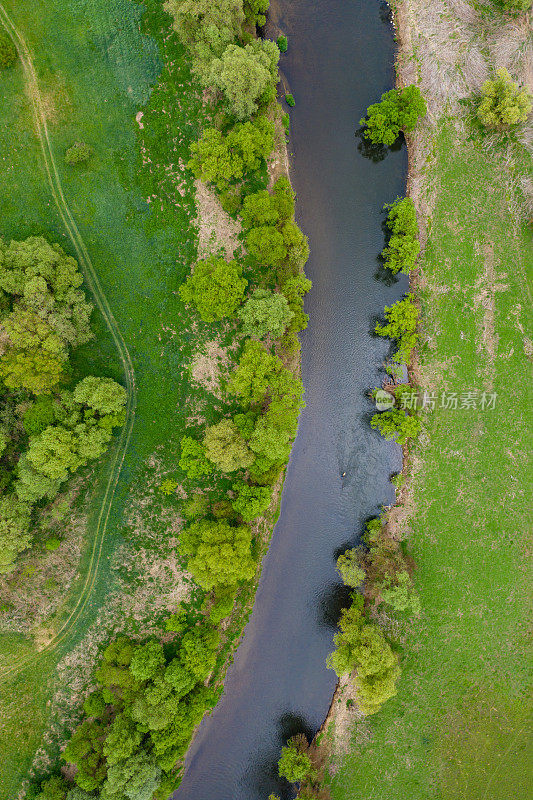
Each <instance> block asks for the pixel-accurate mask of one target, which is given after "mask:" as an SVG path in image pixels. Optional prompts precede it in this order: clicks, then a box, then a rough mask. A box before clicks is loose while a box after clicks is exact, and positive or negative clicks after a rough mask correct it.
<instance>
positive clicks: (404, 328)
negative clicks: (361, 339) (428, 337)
mask: <svg viewBox="0 0 533 800" xmlns="http://www.w3.org/2000/svg"><path fill="white" fill-rule="evenodd" d="M385 318H386V320H387V325H380V324H379V323H377V325H376V327H375V331H376V333H378V334H379V335H380V336H388V337H389V338H390V339H395V340H396V341H397V344H398V350H397V351H396V353H395V354H394V356H393V361H395V362H396V363H403V364H408V363H409V359H410V357H411V352H412V350H413V348H414V347H415V346H416V343H417V340H418V337H417V335H416V326H417V324H418V309H417V307H416V305H415V303H414V299H413V295H412V294H408V295H407V297H405V298H404V299H403V300H398V301H397V302H396V303H394V304H393V305H392V306H385Z"/></svg>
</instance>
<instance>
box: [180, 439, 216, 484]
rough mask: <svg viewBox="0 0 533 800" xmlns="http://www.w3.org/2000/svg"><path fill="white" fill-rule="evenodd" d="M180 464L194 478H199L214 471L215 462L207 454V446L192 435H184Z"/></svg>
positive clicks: (189, 476) (188, 475)
mask: <svg viewBox="0 0 533 800" xmlns="http://www.w3.org/2000/svg"><path fill="white" fill-rule="evenodd" d="M179 465H180V467H181V469H182V470H183V471H184V472H186V473H187V477H188V478H191V479H192V480H198V478H202V477H204V476H206V475H210V474H211V472H213V464H212V463H211V462H210V461H209V459H208V458H207V456H206V454H205V447H204V446H203V444H201V443H200V442H197V441H196V439H193V438H192V437H191V436H184V437H183V438H182V440H181V457H180V460H179Z"/></svg>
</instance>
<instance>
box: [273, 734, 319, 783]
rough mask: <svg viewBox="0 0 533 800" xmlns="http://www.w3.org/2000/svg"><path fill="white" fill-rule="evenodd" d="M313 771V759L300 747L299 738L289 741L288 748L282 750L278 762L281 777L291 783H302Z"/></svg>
mask: <svg viewBox="0 0 533 800" xmlns="http://www.w3.org/2000/svg"><path fill="white" fill-rule="evenodd" d="M311 769H312V764H311V759H310V758H309V756H308V755H307V753H304V752H303V751H302V749H301V748H300V747H298V738H297V737H293V738H292V739H289V741H288V742H287V746H286V747H282V748H281V757H280V759H279V761H278V771H279V774H280V776H281V777H282V778H286V779H287V780H288V781H289V782H290V783H301V782H302V781H304V780H305V779H306V778H307V777H308V776H309V774H310V772H311Z"/></svg>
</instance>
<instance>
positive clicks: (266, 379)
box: [228, 340, 285, 404]
mask: <svg viewBox="0 0 533 800" xmlns="http://www.w3.org/2000/svg"><path fill="white" fill-rule="evenodd" d="M283 369H285V367H284V366H283V362H282V361H281V359H279V358H278V357H277V356H273V355H271V354H270V353H269V352H268V351H267V350H266V348H265V347H264V346H263V345H262V344H261V343H260V342H254V341H250V340H249V341H247V342H246V343H245V345H244V348H243V351H242V354H241V357H240V359H239V363H238V366H237V368H236V369H235V370H234V371H233V373H232V375H231V377H230V379H229V382H228V391H229V392H230V393H231V394H235V395H237V396H238V397H240V398H241V399H242V400H243V401H244V402H245V403H250V404H254V403H261V402H262V401H263V400H264V399H265V397H266V395H267V394H268V392H269V390H270V388H271V387H272V384H273V382H274V381H275V379H276V377H277V376H278V375H279V373H280V372H281V371H282V370H283Z"/></svg>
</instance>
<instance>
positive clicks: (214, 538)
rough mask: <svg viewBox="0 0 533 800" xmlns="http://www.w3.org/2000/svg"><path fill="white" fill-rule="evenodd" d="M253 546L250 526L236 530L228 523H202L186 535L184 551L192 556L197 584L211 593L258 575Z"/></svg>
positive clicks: (189, 565) (190, 563) (190, 562)
mask: <svg viewBox="0 0 533 800" xmlns="http://www.w3.org/2000/svg"><path fill="white" fill-rule="evenodd" d="M251 543H252V538H251V533H250V529H249V528H248V526H246V525H238V526H236V527H234V526H232V525H230V524H229V523H228V522H226V521H225V520H217V521H212V520H200V521H199V522H193V523H192V524H191V525H189V527H188V528H186V529H185V530H184V531H183V532H182V535H181V538H180V552H181V553H183V554H184V555H186V556H189V558H188V561H187V569H188V570H189V572H190V573H191V575H192V576H193V578H194V580H195V581H196V583H197V584H198V585H199V586H201V587H202V588H203V589H208V590H209V589H213V588H214V587H215V586H232V585H234V584H237V583H239V581H241V580H250V579H251V578H252V577H253V576H254V574H255V562H254V560H253V558H252V555H251Z"/></svg>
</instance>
